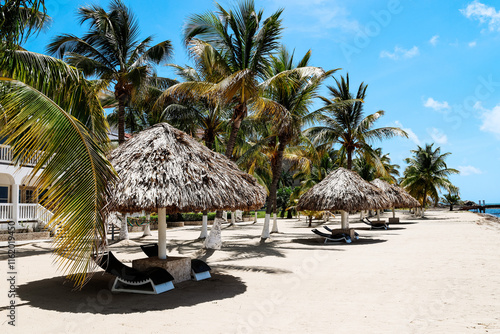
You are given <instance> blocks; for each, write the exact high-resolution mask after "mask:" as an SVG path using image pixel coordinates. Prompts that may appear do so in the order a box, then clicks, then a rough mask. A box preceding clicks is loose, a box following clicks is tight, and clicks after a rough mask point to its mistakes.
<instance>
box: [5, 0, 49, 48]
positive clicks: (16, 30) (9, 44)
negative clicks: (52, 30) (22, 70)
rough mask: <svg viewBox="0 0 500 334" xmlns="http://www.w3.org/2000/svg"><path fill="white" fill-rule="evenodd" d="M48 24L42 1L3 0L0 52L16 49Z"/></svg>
mask: <svg viewBox="0 0 500 334" xmlns="http://www.w3.org/2000/svg"><path fill="white" fill-rule="evenodd" d="M49 23H50V17H49V16H48V15H47V13H46V8H45V1H43V0H5V1H2V2H1V3H0V50H2V49H10V50H14V49H17V48H18V46H19V45H21V44H23V43H24V42H25V41H26V40H27V39H28V38H29V37H30V36H32V35H34V34H36V33H38V32H39V31H40V30H42V29H43V28H45V27H47V25H48V24H49Z"/></svg>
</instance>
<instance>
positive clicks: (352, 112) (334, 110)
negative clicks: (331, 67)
mask: <svg viewBox="0 0 500 334" xmlns="http://www.w3.org/2000/svg"><path fill="white" fill-rule="evenodd" d="M335 82H336V84H337V87H332V86H329V87H328V89H329V91H330V95H331V96H332V99H331V100H330V99H327V98H325V97H322V98H321V99H322V100H323V102H324V103H325V106H324V107H323V108H321V109H319V110H317V111H315V112H314V113H313V114H312V115H311V116H310V117H315V118H316V119H317V120H318V121H319V122H321V123H322V125H319V126H315V127H312V128H310V129H309V130H308V131H307V135H309V136H311V138H313V139H314V140H315V141H316V142H318V143H329V144H331V145H334V144H335V143H339V144H340V145H341V148H340V154H341V159H342V161H341V162H342V164H343V165H345V166H346V167H347V169H352V160H353V155H354V154H358V155H359V156H360V155H362V154H367V155H370V156H371V157H372V158H374V159H377V156H376V154H375V153H374V152H373V149H372V148H371V147H370V145H369V144H370V142H371V141H373V140H374V139H379V140H382V139H385V138H391V137H394V136H404V137H408V135H407V134H406V132H404V131H403V130H401V129H400V128H397V127H382V128H375V129H374V128H373V125H374V123H375V122H376V121H377V120H378V119H379V118H380V117H382V116H383V115H384V113H385V112H384V111H383V110H379V111H377V112H376V113H374V114H371V115H368V116H366V117H365V116H364V114H363V102H364V100H365V97H366V89H367V87H368V86H367V85H365V84H364V83H361V84H360V85H359V88H358V91H357V93H356V95H352V94H351V93H350V92H349V74H347V76H346V78H344V77H342V76H341V79H340V81H339V80H337V79H335Z"/></svg>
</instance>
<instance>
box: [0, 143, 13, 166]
mask: <svg viewBox="0 0 500 334" xmlns="http://www.w3.org/2000/svg"><path fill="white" fill-rule="evenodd" d="M0 162H7V163H11V162H12V150H11V149H10V146H8V145H0Z"/></svg>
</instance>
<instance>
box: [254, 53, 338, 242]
mask: <svg viewBox="0 0 500 334" xmlns="http://www.w3.org/2000/svg"><path fill="white" fill-rule="evenodd" d="M310 57H311V51H310V50H309V51H308V52H307V53H306V54H305V55H304V57H302V59H300V60H299V61H298V63H297V64H294V54H293V53H291V54H290V53H289V52H288V51H287V50H286V48H285V47H281V49H280V50H279V52H278V54H277V55H276V56H272V57H271V65H270V66H269V67H268V68H267V70H266V71H265V75H266V78H267V79H269V80H270V82H269V84H267V82H265V84H266V85H267V86H266V89H265V90H264V97H265V98H267V99H269V100H272V101H275V102H277V103H279V104H280V105H281V106H282V107H283V108H284V109H285V110H286V113H277V114H274V115H269V114H268V111H267V110H265V109H264V110H262V111H260V112H258V113H257V117H260V118H261V119H262V120H263V121H265V120H266V119H270V120H272V124H273V126H272V135H273V136H275V142H276V148H275V154H274V155H273V159H272V160H271V166H272V181H271V185H270V188H269V196H268V198H267V207H266V221H265V223H264V230H263V232H262V237H263V238H267V237H269V235H268V231H266V228H267V229H268V227H269V225H268V224H266V223H268V220H269V217H270V214H271V213H274V214H275V215H276V214H277V205H276V194H277V186H278V181H279V179H280V176H281V171H282V169H283V154H284V152H285V150H286V148H287V147H288V145H289V144H291V143H294V142H295V143H296V142H297V141H298V139H299V138H300V134H301V130H302V127H303V125H304V122H305V116H306V115H307V114H308V113H309V111H308V108H309V106H310V105H311V104H312V102H313V99H314V98H315V97H316V93H317V90H318V88H319V86H320V85H321V83H322V82H323V80H325V79H326V78H327V77H328V76H330V75H331V74H333V73H334V72H335V71H336V70H331V71H327V72H325V71H323V70H322V69H320V68H317V67H310V66H309V60H310ZM284 73H288V74H287V75H286V76H283V77H280V75H281V74H284ZM273 232H277V226H274V227H273Z"/></svg>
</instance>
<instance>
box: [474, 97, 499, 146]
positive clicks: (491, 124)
mask: <svg viewBox="0 0 500 334" xmlns="http://www.w3.org/2000/svg"><path fill="white" fill-rule="evenodd" d="M474 109H476V110H478V111H481V112H482V115H481V118H482V120H483V123H482V124H481V128H480V129H481V131H485V132H491V133H493V134H495V135H496V136H497V137H498V138H499V139H500V104H498V105H496V106H495V107H494V108H493V109H491V110H489V109H486V108H484V107H483V106H482V104H481V102H477V103H476V104H475V105H474Z"/></svg>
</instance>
